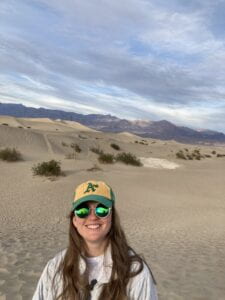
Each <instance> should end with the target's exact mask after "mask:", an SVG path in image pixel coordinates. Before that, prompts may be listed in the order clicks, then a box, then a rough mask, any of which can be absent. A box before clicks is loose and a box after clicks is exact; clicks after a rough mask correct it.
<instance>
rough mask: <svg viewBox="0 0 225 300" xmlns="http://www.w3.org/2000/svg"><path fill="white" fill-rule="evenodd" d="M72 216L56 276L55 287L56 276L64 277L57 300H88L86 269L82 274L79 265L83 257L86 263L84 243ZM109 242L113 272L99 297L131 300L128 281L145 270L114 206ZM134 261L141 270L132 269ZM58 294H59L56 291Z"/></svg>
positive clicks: (70, 216) (102, 298) (71, 215)
mask: <svg viewBox="0 0 225 300" xmlns="http://www.w3.org/2000/svg"><path fill="white" fill-rule="evenodd" d="M73 217H74V213H73V212H71V213H70V215H69V218H70V226H69V246H68V248H67V250H66V253H65V256H64V259H63V260H62V262H61V263H60V265H59V267H58V270H57V272H56V274H55V276H54V279H53V287H54V283H55V281H56V275H60V278H61V280H62V292H61V294H60V295H59V296H58V297H57V298H56V299H57V300H59V299H60V300H72V299H73V300H86V299H88V298H89V297H90V287H89V283H88V271H87V268H86V271H85V272H84V273H83V274H81V273H80V268H79V263H80V258H83V259H84V261H85V262H86V258H85V255H84V253H85V242H84V240H83V238H82V237H81V236H80V235H79V233H78V232H77V230H76V228H75V226H74V225H73ZM108 243H110V245H111V253H112V261H113V266H112V273H111V278H110V281H109V282H108V283H105V284H103V287H102V291H101V295H100V297H99V300H105V299H107V300H110V299H113V300H125V299H128V298H127V295H126V286H127V284H128V281H129V279H130V278H131V277H134V276H136V275H137V274H139V273H140V272H141V271H142V269H143V259H142V258H141V257H140V256H138V255H137V254H136V253H135V251H134V250H133V249H131V248H130V247H129V246H128V243H127V239H126V236H125V233H124V231H123V229H122V227H121V225H120V220H119V216H118V214H117V212H116V209H115V207H113V209H112V225H111V229H110V231H109V233H108ZM129 251H132V255H129V254H128V253H129ZM134 261H135V262H138V269H137V270H136V271H135V272H134V271H132V270H131V265H132V263H133V262H134ZM55 293H57V291H56V290H55Z"/></svg>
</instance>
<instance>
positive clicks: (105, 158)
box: [98, 153, 114, 164]
mask: <svg viewBox="0 0 225 300" xmlns="http://www.w3.org/2000/svg"><path fill="white" fill-rule="evenodd" d="M98 160H99V162H100V163H103V164H113V163H114V155H113V154H110V153H101V154H99V157H98Z"/></svg>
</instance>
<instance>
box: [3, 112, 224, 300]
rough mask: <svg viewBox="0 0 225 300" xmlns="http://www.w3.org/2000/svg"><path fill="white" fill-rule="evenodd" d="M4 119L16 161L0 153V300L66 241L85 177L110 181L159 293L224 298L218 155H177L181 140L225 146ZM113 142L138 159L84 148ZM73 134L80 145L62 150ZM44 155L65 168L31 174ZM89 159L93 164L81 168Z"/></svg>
mask: <svg viewBox="0 0 225 300" xmlns="http://www.w3.org/2000/svg"><path fill="white" fill-rule="evenodd" d="M2 123H5V124H8V126H7V125H0V148H4V147H16V148H17V149H18V150H19V151H21V153H22V154H23V158H24V160H23V161H21V162H17V163H6V162H3V161H0V170H1V172H0V199H1V210H0V239H1V244H0V300H6V299H7V300H21V299H25V300H26V299H31V297H32V294H33V292H34V289H35V287H36V284H37V280H38V278H39V276H40V274H41V272H42V270H43V267H44V265H45V264H46V262H47V261H48V259H50V258H51V257H53V256H54V255H55V254H56V253H57V252H58V251H60V250H61V249H64V248H65V247H66V245H67V230H68V219H67V217H66V216H67V214H68V212H69V210H70V208H71V201H72V195H73V191H74V187H75V186H76V185H77V184H79V183H80V182H83V181H86V180H88V179H96V180H105V181H106V182H108V183H109V184H110V185H111V186H112V187H113V189H114V191H115V193H116V201H117V203H116V205H117V209H118V210H119V213H120V216H121V221H122V223H123V226H124V228H125V231H126V233H127V237H128V240H129V241H130V244H131V246H133V247H134V249H135V250H136V251H137V252H139V253H141V254H143V255H144V256H145V258H146V260H147V261H148V263H149V264H150V266H151V268H152V271H153V273H154V275H155V277H156V280H157V282H158V293H159V299H162V300H178V299H179V300H181V299H182V300H183V299H185V300H224V299H225V271H224V270H225V252H224V249H225V196H224V195H225V157H224V158H217V157H216V156H215V155H212V157H211V158H206V159H202V160H200V161H196V160H193V161H185V160H179V159H176V156H175V153H176V152H177V151H178V150H180V149H184V148H188V149H189V151H191V150H193V149H196V148H200V150H201V153H206V154H210V153H211V152H212V151H213V150H215V151H216V152H217V153H225V148H224V146H223V147H222V146H221V147H213V146H207V147H206V146H201V147H200V146H199V147H196V146H194V145H183V144H179V143H176V142H174V141H171V142H164V141H157V140H152V139H145V140H146V141H147V142H145V143H147V145H143V144H140V143H137V142H136V141H139V142H141V141H142V138H140V137H137V136H133V135H131V134H127V133H123V134H106V133H104V134H103V133H100V132H96V131H93V130H89V129H88V128H85V127H82V126H81V127H80V126H78V125H77V126H76V124H75V123H74V124H71V122H69V123H68V124H67V123H66V122H61V121H51V120H48V119H47V120H46V119H45V120H41V119H39V120H35V121H33V120H32V119H16V118H7V117H4V118H2V119H1V117H0V124H2ZM20 127H23V128H20ZM27 127H30V128H27ZM81 130H82V131H81ZM62 142H63V144H62ZM112 142H113V143H116V144H118V145H119V146H120V147H121V149H122V150H123V151H126V152H128V151H129V152H131V153H133V154H135V155H136V156H138V157H140V158H141V160H142V162H143V163H144V166H143V167H132V166H126V165H123V164H119V163H116V164H114V165H102V164H99V163H98V161H97V155H96V154H94V153H93V152H91V151H90V148H91V147H100V148H101V149H103V150H104V151H105V152H110V153H116V150H113V149H112V148H111V147H110V144H111V143H112ZM71 143H77V144H79V145H80V147H81V149H82V152H81V153H79V154H77V156H76V159H75V160H71V159H66V158H65V155H66V154H69V153H71V152H72V151H71V150H72V149H71V147H70V144H71ZM52 158H54V159H56V160H60V161H61V167H62V170H63V171H64V173H65V176H62V177H59V178H57V179H54V178H52V179H50V178H43V177H35V176H33V174H32V170H31V168H32V166H33V165H34V164H36V163H38V162H42V161H47V160H50V159H52ZM95 164H98V166H99V167H100V168H101V170H99V171H95V172H90V171H87V169H90V168H91V167H93V166H94V165H95Z"/></svg>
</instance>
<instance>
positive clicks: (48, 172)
mask: <svg viewBox="0 0 225 300" xmlns="http://www.w3.org/2000/svg"><path fill="white" fill-rule="evenodd" d="M32 171H33V174H34V175H41V176H59V175H61V167H60V162H59V161H56V160H54V159H52V160H50V161H47V162H42V163H39V164H37V165H35V166H33V167H32Z"/></svg>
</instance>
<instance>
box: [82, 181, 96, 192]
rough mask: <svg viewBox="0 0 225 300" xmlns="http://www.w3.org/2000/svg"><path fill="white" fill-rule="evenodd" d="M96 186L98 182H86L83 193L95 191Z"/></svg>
mask: <svg viewBox="0 0 225 300" xmlns="http://www.w3.org/2000/svg"><path fill="white" fill-rule="evenodd" d="M97 187H98V184H92V183H91V182H88V186H87V189H86V191H85V192H84V193H89V192H90V191H92V192H95V191H96V188H97Z"/></svg>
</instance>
